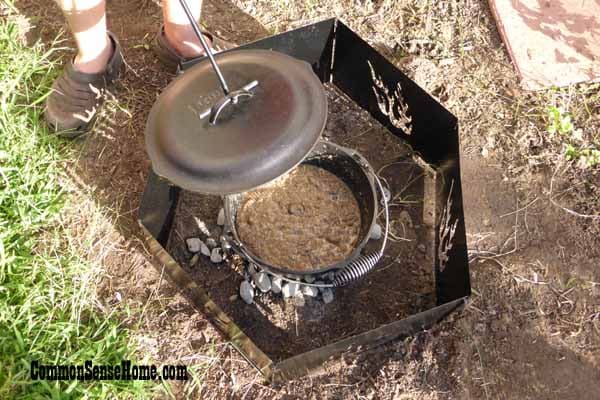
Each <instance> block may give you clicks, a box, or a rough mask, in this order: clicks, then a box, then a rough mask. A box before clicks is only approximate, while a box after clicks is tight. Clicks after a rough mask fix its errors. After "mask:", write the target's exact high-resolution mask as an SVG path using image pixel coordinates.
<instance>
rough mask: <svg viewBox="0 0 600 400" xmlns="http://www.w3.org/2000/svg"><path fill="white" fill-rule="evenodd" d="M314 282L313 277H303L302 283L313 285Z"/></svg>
mask: <svg viewBox="0 0 600 400" xmlns="http://www.w3.org/2000/svg"><path fill="white" fill-rule="evenodd" d="M314 281H315V276H314V275H306V276H305V277H304V282H306V283H313V282H314Z"/></svg>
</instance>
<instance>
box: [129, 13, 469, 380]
mask: <svg viewBox="0 0 600 400" xmlns="http://www.w3.org/2000/svg"><path fill="white" fill-rule="evenodd" d="M240 48H242V49H271V50H276V51H279V52H282V53H286V54H288V55H291V56H293V57H296V58H298V59H301V60H304V61H306V62H308V63H310V64H311V65H312V66H313V69H314V71H315V73H316V74H317V76H318V77H319V78H320V79H321V81H322V82H323V83H329V84H332V85H334V86H335V87H336V88H337V89H338V90H339V91H341V92H343V93H344V94H345V95H346V96H347V97H348V98H350V99H351V100H352V101H353V102H355V103H356V104H357V105H358V106H360V107H361V108H362V109H364V110H366V111H367V112H368V113H369V114H370V115H371V116H372V117H373V118H374V119H376V120H377V121H379V122H380V123H381V124H382V125H383V126H384V127H385V128H386V129H387V130H388V131H389V132H390V133H391V134H393V135H395V136H396V137H398V138H400V139H401V140H403V141H405V142H406V143H407V144H408V145H410V146H411V147H412V149H413V151H414V153H415V154H418V155H419V157H420V159H421V160H422V161H423V165H424V166H423V168H424V169H427V170H429V176H430V178H429V179H426V180H425V181H424V183H423V188H422V196H423V198H422V204H423V207H422V214H423V215H422V220H423V223H424V224H425V225H427V226H429V227H430V228H431V229H430V230H431V234H430V235H428V240H429V241H430V243H428V244H427V248H429V249H431V257H429V258H427V260H428V262H429V263H430V264H431V265H430V267H431V274H432V275H433V277H434V282H435V303H436V306H434V307H432V308H429V309H427V310H425V311H422V312H418V313H416V314H413V315H410V316H409V317H407V318H404V319H400V320H393V319H392V320H391V321H390V322H389V323H385V324H383V325H381V326H378V327H376V328H374V329H370V327H367V328H365V327H364V326H363V327H361V326H356V329H355V330H354V332H353V334H352V336H349V337H348V336H346V337H344V338H342V339H338V340H334V341H332V342H331V343H327V344H325V345H324V346H321V347H318V348H313V349H311V350H308V351H306V352H303V353H300V354H296V355H294V356H292V357H289V358H287V359H283V360H278V361H277V362H276V361H275V360H274V359H273V358H271V357H269V356H268V355H267V354H268V353H269V351H268V349H264V347H265V346H264V345H263V349H261V348H259V346H258V345H257V344H256V340H254V341H253V339H252V338H251V337H250V336H249V335H247V334H246V333H245V332H244V331H243V330H242V329H241V328H240V327H241V326H245V321H244V320H243V316H240V315H239V314H238V315H237V318H236V319H234V318H232V317H230V316H228V315H227V314H226V313H225V312H224V311H223V309H222V307H221V306H219V305H218V304H217V302H215V301H213V300H212V299H211V298H210V297H209V294H208V292H209V290H207V289H210V288H206V289H205V288H203V287H201V286H200V284H201V283H199V282H197V281H195V280H193V279H192V278H191V276H190V275H189V274H188V273H187V272H186V270H184V269H183V268H182V267H181V266H180V265H179V264H178V263H177V262H176V261H175V259H174V258H173V257H172V256H171V255H170V254H169V253H168V252H167V251H166V250H165V249H166V248H167V243H168V241H169V236H170V233H171V231H172V225H173V221H174V216H175V210H176V208H177V205H178V202H179V200H180V194H181V192H182V190H181V189H180V188H178V187H175V186H172V185H171V184H169V183H168V182H167V181H165V180H163V179H161V178H159V177H158V176H156V175H155V174H154V173H153V172H150V174H149V177H148V181H147V184H146V188H145V191H144V194H143V197H142V201H141V205H140V209H139V223H140V226H141V228H142V231H143V233H144V238H145V243H146V245H147V246H148V248H149V249H150V252H151V253H152V254H153V256H154V258H155V261H156V263H155V265H156V266H157V267H159V268H160V269H162V267H163V266H165V271H166V272H167V274H168V276H169V277H170V278H171V279H172V280H173V281H174V282H175V284H176V285H178V286H179V287H180V289H182V291H183V293H184V294H185V295H186V296H187V297H188V299H189V300H190V301H191V302H192V303H193V304H194V306H195V307H196V308H198V309H199V310H200V311H202V312H203V313H204V314H205V315H206V316H207V317H208V318H209V319H210V321H211V322H212V323H213V325H214V326H215V327H216V328H217V329H218V330H219V331H220V332H221V333H222V334H223V336H224V337H225V338H226V339H227V340H228V341H230V342H231V344H232V345H233V346H234V347H235V348H236V349H237V350H238V351H239V352H240V353H241V354H242V355H243V356H244V357H245V358H246V359H247V360H248V361H249V362H250V363H251V364H252V365H253V366H254V367H256V368H257V369H258V370H259V371H260V372H261V373H262V375H263V376H264V377H265V379H267V380H270V381H282V380H286V379H292V378H295V377H298V376H301V375H304V374H306V373H308V372H310V371H312V370H314V369H316V368H318V367H320V366H321V365H322V364H323V363H325V362H326V361H327V360H329V359H331V358H333V357H336V356H339V355H341V354H342V353H348V352H353V351H358V350H359V349H360V350H364V349H365V348H369V347H372V346H377V345H380V344H382V343H385V342H388V341H390V340H393V339H397V338H402V337H406V336H408V335H412V334H414V333H416V332H417V331H419V330H422V329H427V328H429V327H431V326H432V325H433V324H435V323H437V322H438V321H440V320H441V319H442V318H444V317H445V316H447V315H448V314H449V313H451V312H452V311H454V310H456V309H458V308H460V307H461V306H462V305H463V304H464V302H465V300H466V298H467V296H469V295H470V281H469V265H468V259H467V244H466V237H465V226H464V214H463V206H462V188H461V179H460V163H459V137H458V124H457V120H456V118H455V117H454V116H453V115H452V114H451V113H450V112H448V111H447V110H446V109H445V108H444V107H442V106H441V105H440V104H439V103H438V102H436V101H435V100H434V99H433V98H432V97H431V96H429V95H428V94H427V93H426V92H425V91H423V90H422V89H421V88H420V87H419V86H418V85H417V84H416V83H415V82H413V81H412V80H411V79H410V78H408V77H407V76H406V75H405V74H403V73H402V72H401V71H400V70H398V69H397V68H396V67H394V65H392V64H391V63H390V62H388V61H387V60H386V59H385V58H384V57H383V56H381V55H380V54H379V53H378V52H377V51H376V50H375V49H373V48H372V47H371V46H369V45H368V44H367V43H366V42H365V41H364V40H362V39H361V38H360V37H359V36H358V35H357V34H356V33H354V32H353V31H351V30H350V29H349V28H348V27H347V26H346V25H344V24H343V23H342V22H340V21H339V20H337V19H330V20H326V21H322V22H319V23H315V24H312V25H308V26H305V27H303V28H300V29H296V30H293V31H290V32H286V33H282V34H280V35H276V36H272V37H268V38H266V39H262V40H259V41H257V42H253V43H250V44H247V45H245V46H242V47H240ZM186 67H187V66H184V69H185V68H186ZM406 110H409V115H406ZM407 117H408V118H410V127H411V128H410V130H408V129H407ZM376 268H377V267H376ZM390 285H393V282H390ZM346 290H353V288H348V289H346ZM393 293H396V292H394V291H390V295H392V294H393ZM396 295H397V296H398V301H402V297H403V295H402V293H399V294H396ZM361 328H362V329H361ZM258 329H260V327H258Z"/></svg>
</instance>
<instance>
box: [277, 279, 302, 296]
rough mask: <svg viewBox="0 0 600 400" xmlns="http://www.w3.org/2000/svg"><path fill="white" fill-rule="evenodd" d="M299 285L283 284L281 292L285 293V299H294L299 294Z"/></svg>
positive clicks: (292, 283)
mask: <svg viewBox="0 0 600 400" xmlns="http://www.w3.org/2000/svg"><path fill="white" fill-rule="evenodd" d="M298 289H299V285H298V284H297V283H294V282H286V283H284V284H283V287H282V288H281V292H282V293H283V297H285V298H288V297H293V296H295V295H296V293H298Z"/></svg>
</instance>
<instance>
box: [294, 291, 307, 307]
mask: <svg viewBox="0 0 600 400" xmlns="http://www.w3.org/2000/svg"><path fill="white" fill-rule="evenodd" d="M292 301H293V302H294V305H295V306H296V307H304V305H305V304H306V301H305V300H304V296H303V295H302V292H298V293H296V295H295V296H294V297H293V298H292Z"/></svg>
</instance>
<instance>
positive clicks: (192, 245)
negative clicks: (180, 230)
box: [185, 238, 202, 253]
mask: <svg viewBox="0 0 600 400" xmlns="http://www.w3.org/2000/svg"><path fill="white" fill-rule="evenodd" d="M201 243H202V240H200V239H199V238H189V239H186V241H185V244H186V245H187V248H188V250H189V252H190V253H197V252H199V251H200V246H201Z"/></svg>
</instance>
